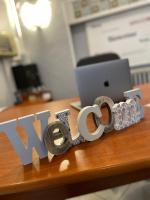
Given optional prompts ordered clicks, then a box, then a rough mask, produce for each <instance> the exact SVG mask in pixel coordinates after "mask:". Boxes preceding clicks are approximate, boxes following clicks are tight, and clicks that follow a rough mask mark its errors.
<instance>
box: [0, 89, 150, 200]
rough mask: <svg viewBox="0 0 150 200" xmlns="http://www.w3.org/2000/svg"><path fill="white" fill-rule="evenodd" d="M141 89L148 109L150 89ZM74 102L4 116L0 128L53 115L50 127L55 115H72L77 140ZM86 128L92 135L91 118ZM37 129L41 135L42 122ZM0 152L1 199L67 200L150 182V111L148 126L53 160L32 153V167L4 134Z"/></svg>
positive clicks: (114, 134)
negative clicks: (23, 119) (34, 115)
mask: <svg viewBox="0 0 150 200" xmlns="http://www.w3.org/2000/svg"><path fill="white" fill-rule="evenodd" d="M140 88H141V90H142V92H143V100H142V104H147V103H149V102H150V93H149V91H150V85H143V86H140ZM75 100H77V98H74V99H67V100H61V101H55V102H50V103H47V104H41V105H34V106H15V107H12V108H9V109H8V110H6V111H3V112H2V113H1V114H0V122H3V121H6V120H10V119H13V118H17V117H21V116H24V115H28V114H32V113H36V112H39V111H43V110H50V111H51V113H52V117H51V118H50V121H53V120H55V117H54V113H55V112H57V111H60V110H64V109H70V110H71V117H70V125H71V130H72V133H73V135H75V134H76V132H77V127H76V120H77V115H78V111H77V110H75V109H73V108H71V106H70V105H69V103H70V102H72V101H75ZM88 123H90V127H89V128H90V129H91V130H92V129H94V125H93V122H92V120H91V119H90V118H89V121H88ZM35 127H36V128H37V130H39V129H40V126H39V123H38V122H37V123H35ZM20 135H21V137H22V139H23V142H25V141H26V140H27V138H26V137H25V134H24V133H23V131H21V130H20ZM0 152H1V154H0V194H1V195H3V196H1V197H0V199H8V198H9V199H10V196H11V198H12V199H19V196H20V199H25V198H26V199H27V198H28V199H29V196H30V197H32V198H33V196H34V197H36V196H37V197H39V199H40V198H41V196H40V194H43V195H44V194H47V193H49V199H50V196H51V195H52V193H53V192H54V191H55V194H56V196H59V198H58V199H64V198H66V197H69V196H74V195H79V194H82V193H87V192H91V191H96V190H99V189H104V188H109V187H113V186H117V185H121V184H127V183H130V182H133V181H138V180H142V179H146V178H150V172H149V171H150V108H145V118H144V120H142V121H141V122H140V123H138V124H136V125H133V126H132V127H129V128H127V129H125V130H122V131H120V132H116V131H113V132H111V133H108V134H105V135H104V136H103V137H102V138H100V139H99V140H97V141H94V142H85V143H83V144H80V145H78V146H75V147H73V148H71V149H70V150H69V151H68V152H67V153H66V154H64V155H61V156H56V157H52V156H51V155H49V158H46V159H43V160H39V159H38V157H37V156H36V154H35V153H34V154H33V164H31V165H28V166H25V167H24V166H23V165H22V164H21V162H20V160H19V157H18V156H17V154H16V152H15V151H14V150H13V148H12V146H11V144H10V143H9V141H8V139H7V137H6V136H5V134H4V133H1V134H0ZM42 189H44V190H42ZM46 189H48V190H46ZM35 190H36V192H34V191H35ZM38 190H40V191H38ZM45 190H46V191H45ZM30 191H32V192H30ZM44 191H45V193H44ZM58 191H60V192H58ZM61 191H62V193H61ZM18 192H21V193H18ZM13 193H14V194H13ZM38 194H39V195H38ZM62 194H63V195H62ZM21 195H22V196H21ZM53 195H54V194H53ZM23 197H24V198H23ZM55 199H57V198H55Z"/></svg>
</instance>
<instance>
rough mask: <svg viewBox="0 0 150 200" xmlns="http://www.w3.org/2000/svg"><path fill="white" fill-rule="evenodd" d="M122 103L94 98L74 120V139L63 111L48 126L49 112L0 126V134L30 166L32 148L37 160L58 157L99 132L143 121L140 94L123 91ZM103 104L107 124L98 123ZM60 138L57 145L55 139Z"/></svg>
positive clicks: (96, 136)
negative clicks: (25, 142)
mask: <svg viewBox="0 0 150 200" xmlns="http://www.w3.org/2000/svg"><path fill="white" fill-rule="evenodd" d="M124 97H125V98H126V101H125V102H120V103H117V104H114V102H113V101H112V99H110V98H109V97H104V96H102V97H98V98H97V99H96V100H95V103H94V105H93V106H87V107H85V108H83V109H82V110H81V111H80V112H79V114H78V118H77V128H78V134H77V135H76V137H75V138H72V137H71V129H70V125H69V120H68V119H69V115H70V110H63V111H60V112H58V113H56V121H55V122H52V123H48V120H49V118H50V116H51V113H50V112H49V111H44V112H40V113H36V114H35V115H28V116H24V117H21V118H18V119H14V120H11V121H7V122H3V123H0V132H4V133H5V134H6V136H7V137H8V139H9V140H10V142H11V144H12V145H13V147H14V149H15V150H16V152H17V154H18V155H19V156H20V159H21V160H22V163H23V164H24V165H26V164H29V163H32V149H33V148H35V149H36V151H37V153H38V155H39V158H40V159H42V158H44V157H47V156H48V151H49V152H50V153H51V154H54V155H60V154H63V153H65V152H66V151H68V150H69V149H70V148H71V147H72V146H74V145H77V144H80V143H82V142H85V141H94V140H97V139H99V138H100V137H101V136H102V135H103V133H107V132H110V131H112V130H113V129H115V130H117V131H119V130H121V129H124V128H127V127H129V126H131V125H132V124H135V123H138V122H139V121H140V120H141V119H142V118H144V110H143V107H142V106H141V105H140V99H141V97H142V96H141V91H140V90H139V89H135V90H130V91H127V92H124ZM104 104H105V105H106V106H107V108H108V111H109V123H108V124H107V125H104V124H102V122H101V117H102V113H101V107H102V105H104ZM90 113H93V116H94V117H93V120H94V122H95V124H96V127H97V129H96V131H95V132H94V133H92V134H91V133H90V132H89V130H88V127H87V122H86V121H87V117H88V115H89V114H90ZM35 120H40V123H41V139H40V138H39V137H38V136H37V134H36V131H35V129H34V126H33V122H34V121H35ZM18 124H19V125H20V126H21V127H22V128H24V129H25V130H26V133H27V136H28V146H27V147H25V146H24V145H23V143H22V141H21V138H20V137H19V135H18V133H17V130H16V126H17V125H18ZM58 139H61V141H62V142H61V143H60V144H59V145H58V144H57V143H56V140H58Z"/></svg>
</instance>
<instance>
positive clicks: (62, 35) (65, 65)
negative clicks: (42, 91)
mask: <svg viewBox="0 0 150 200" xmlns="http://www.w3.org/2000/svg"><path fill="white" fill-rule="evenodd" d="M62 3H63V1H60V0H52V11H53V14H52V22H51V24H50V26H49V27H48V28H47V29H45V30H38V31H36V32H32V31H29V30H27V29H25V28H24V27H23V25H22V33H23V40H24V45H25V49H26V51H27V52H28V56H29V57H30V60H31V61H32V62H36V63H37V64H38V66H39V71H40V73H41V77H42V81H43V83H44V84H45V85H46V87H47V88H48V89H50V90H51V91H52V93H53V98H54V99H62V98H69V97H73V96H77V95H78V94H77V89H76V84H75V80H74V71H73V68H74V64H73V58H72V55H71V48H70V45H69V37H68V32H67V31H68V30H67V26H66V24H65V20H64V16H63V8H62Z"/></svg>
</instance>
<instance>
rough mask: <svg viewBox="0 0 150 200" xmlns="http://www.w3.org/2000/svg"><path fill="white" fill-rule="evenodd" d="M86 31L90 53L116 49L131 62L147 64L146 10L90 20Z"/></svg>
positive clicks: (149, 33) (149, 32) (149, 20)
mask: <svg viewBox="0 0 150 200" xmlns="http://www.w3.org/2000/svg"><path fill="white" fill-rule="evenodd" d="M114 22H115V23H114ZM86 33H87V39H88V47H89V53H90V55H96V54H103V53H108V52H115V53H117V54H118V55H119V56H120V57H121V58H128V59H129V62H130V65H131V66H137V65H141V64H142V65H143V64H150V14H149V13H148V14H145V13H143V14H141V13H140V14H135V15H134V16H133V15H132V16H125V17H120V18H116V19H115V20H114V18H113V17H111V18H108V19H106V20H105V21H100V20H99V21H97V22H89V23H87V25H86Z"/></svg>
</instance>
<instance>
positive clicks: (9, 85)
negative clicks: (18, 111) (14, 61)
mask: <svg viewBox="0 0 150 200" xmlns="http://www.w3.org/2000/svg"><path fill="white" fill-rule="evenodd" d="M0 31H8V32H11V29H10V26H9V21H8V17H7V12H6V7H5V3H4V0H1V1H0ZM10 66H11V59H7V60H6V59H0V107H2V106H8V105H11V104H13V103H14V95H13V92H14V88H13V81H12V79H11V76H10Z"/></svg>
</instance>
